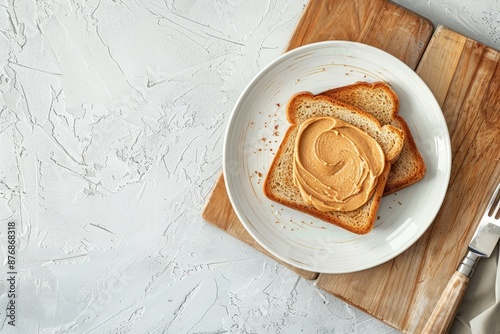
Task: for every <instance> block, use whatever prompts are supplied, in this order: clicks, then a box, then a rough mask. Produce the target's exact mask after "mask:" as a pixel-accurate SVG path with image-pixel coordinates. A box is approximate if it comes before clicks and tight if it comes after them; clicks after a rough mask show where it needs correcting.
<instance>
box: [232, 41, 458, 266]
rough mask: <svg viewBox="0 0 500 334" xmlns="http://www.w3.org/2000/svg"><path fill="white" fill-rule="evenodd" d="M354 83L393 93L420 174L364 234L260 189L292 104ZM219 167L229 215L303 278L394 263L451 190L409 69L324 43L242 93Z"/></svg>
mask: <svg viewBox="0 0 500 334" xmlns="http://www.w3.org/2000/svg"><path fill="white" fill-rule="evenodd" d="M356 81H368V82H375V81H385V82H388V83H389V84H390V85H391V86H392V88H393V89H394V90H395V92H396V93H397V94H398V96H399V99H400V110H399V113H400V115H402V116H403V117H404V118H405V120H406V122H407V123H408V125H409V127H410V129H411V131H412V134H413V136H414V138H415V141H416V143H417V146H418V149H419V150H420V152H421V153H422V155H423V157H424V160H425V163H426V166H427V173H426V175H425V177H424V179H423V180H421V181H420V182H418V183H416V184H415V185H412V186H411V187H408V188H406V189H404V190H402V191H400V192H398V193H396V194H393V195H389V196H387V197H384V198H383V200H382V202H381V206H380V208H379V213H378V216H379V219H378V220H377V222H376V224H375V227H374V228H373V230H372V231H371V232H370V233H368V234H367V235H363V236H360V235H356V234H353V233H350V232H347V231H345V230H343V229H340V228H338V227H336V226H333V225H331V224H328V223H326V222H323V221H321V220H318V219H315V218H313V217H311V216H309V215H306V214H303V213H301V212H298V211H296V210H293V209H290V208H287V207H285V206H282V205H280V204H277V203H274V202H272V201H270V200H269V199H267V197H265V195H264V194H263V191H262V184H263V182H264V178H265V176H266V173H267V171H268V168H269V166H270V164H271V162H272V160H273V158H274V153H275V152H276V151H277V149H278V147H279V145H280V143H281V140H282V138H283V135H284V134H285V132H286V130H287V128H288V127H289V124H288V122H287V120H286V116H285V108H286V104H287V101H288V100H289V98H290V97H291V96H292V95H293V94H295V93H297V92H300V91H310V92H312V93H313V94H317V93H320V92H322V91H325V90H327V89H331V88H334V87H338V86H343V85H347V84H352V83H355V82H356ZM223 169H224V176H225V182H226V187H227V191H228V195H229V198H230V200H231V203H232V205H233V208H234V210H235V211H236V214H237V215H238V217H239V219H240V220H241V222H242V223H243V225H244V226H245V228H246V229H247V230H248V232H249V233H250V234H251V235H252V237H253V238H255V240H257V242H258V243H259V244H260V245H262V246H263V247H264V248H265V249H266V250H268V251H269V252H270V253H272V254H273V255H274V256H276V257H277V258H279V259H281V260H283V261H285V262H287V263H289V264H291V265H293V266H296V267H298V268H302V269H305V270H310V271H314V272H321V273H348V272H353V271H358V270H363V269H367V268H370V267H373V266H376V265H379V264H381V263H384V262H386V261H388V260H390V259H392V258H394V257H395V256H396V255H398V254H400V253H401V252H403V251H404V250H405V249H407V248H408V247H410V246H411V245H412V244H413V243H414V242H415V241H416V240H417V239H418V238H419V237H420V236H421V235H422V234H423V233H424V232H425V231H426V230H427V228H428V227H429V225H430V224H431V223H432V221H433V220H434V218H435V216H436V214H437V212H438V211H439V208H440V207H441V204H442V202H443V199H444V196H445V193H446V190H447V187H448V182H449V178H450V169H451V146H450V139H449V134H448V128H447V126H446V123H445V120H444V117H443V115H442V112H441V109H440V107H439V104H438V103H437V102H436V99H435V98H434V96H433V94H432V92H431V91H430V90H429V88H428V87H427V86H426V85H425V83H424V82H423V81H422V80H421V79H420V77H419V76H418V75H417V74H416V73H415V72H414V71H413V70H411V69H410V68H409V67H408V66H407V65H405V64H404V63H403V62H401V61H400V60H398V59H397V58H395V57H393V56H391V55H390V54H388V53H386V52H384V51H381V50H379V49H376V48H373V47H371V46H368V45H364V44H360V43H353V42H346V41H329V42H320V43H315V44H309V45H306V46H303V47H301V48H297V49H295V50H292V51H290V52H288V53H286V54H284V55H282V56H281V57H279V58H278V59H276V60H275V61H274V62H272V63H271V64H270V65H268V66H267V67H266V68H264V69H263V70H262V71H261V72H260V73H259V74H258V75H257V76H256V77H255V78H254V79H253V80H252V81H251V82H250V84H249V85H248V86H247V87H246V88H245V90H244V91H243V93H242V95H241V96H240V98H239V100H238V101H237V103H236V105H235V107H234V110H233V112H232V115H231V118H230V120H229V124H228V127H227V130H226V136H225V141H224V160H223Z"/></svg>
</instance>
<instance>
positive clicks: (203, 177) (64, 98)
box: [0, 0, 499, 333]
mask: <svg viewBox="0 0 500 334" xmlns="http://www.w3.org/2000/svg"><path fill="white" fill-rule="evenodd" d="M398 2H399V3H403V4H404V3H408V4H409V5H412V6H414V7H415V9H414V10H415V11H417V12H419V11H422V12H423V13H424V14H426V13H429V14H432V16H435V17H436V18H439V19H445V20H448V21H449V22H451V23H453V24H454V25H462V26H463V27H464V28H463V29H465V30H466V31H465V32H464V34H466V35H471V36H472V37H476V36H475V35H477V36H479V37H481V39H482V40H483V41H485V42H486V43H487V44H490V45H492V46H494V47H496V48H497V49H498V48H499V47H498V43H499V35H498V34H499V32H498V26H499V24H498V22H499V14H498V13H499V11H498V1H427V3H426V4H425V5H424V4H422V5H417V4H413V2H412V1H398ZM305 3H306V1H305V0H301V1H293V0H287V1H279V2H276V1H264V0H259V1H253V2H245V1H236V0H225V1H224V0H221V1H208V0H206V1H196V2H195V1H184V2H181V1H173V0H172V1H165V2H164V1H97V0H89V1H83V0H81V1H76V0H73V1H51V0H43V1H37V2H35V1H33V0H23V1H21V0H19V1H13V0H11V1H8V0H0V92H1V95H0V96H1V97H0V98H1V102H0V150H1V154H0V219H1V225H0V226H1V227H0V228H1V230H0V238H1V239H0V240H1V243H0V245H2V246H1V247H0V254H1V258H2V263H3V266H2V271H1V272H0V305H2V307H0V319H1V320H2V322H0V331H1V332H2V333H11V332H12V333H226V332H227V333H298V332H305V333H333V332H336V333H386V332H393V330H391V329H390V328H389V327H387V326H385V325H384V324H381V323H380V322H378V321H377V320H375V319H373V318H371V317H369V316H368V315H366V314H364V313H362V312H360V311H358V310H355V309H353V308H352V307H349V306H347V305H346V304H345V303H343V302H341V301H339V300H337V299H336V298H334V297H332V296H330V295H325V294H324V293H322V292H320V291H318V290H317V289H316V288H315V287H314V286H313V285H312V284H311V283H310V282H307V281H304V280H303V279H300V278H298V277H297V275H295V274H294V273H292V272H290V271H289V270H288V269H286V268H284V267H282V266H280V265H278V264H276V263H275V262H273V261H272V260H268V259H267V258H266V257H265V256H263V255H261V254H260V253H258V252H257V251H255V250H253V249H252V248H250V247H248V246H246V245H244V244H242V243H240V242H239V241H237V240H235V239H233V238H232V237H229V236H227V235H226V234H224V233H221V232H220V231H219V230H217V229H215V228H214V227H212V226H210V225H208V224H206V223H204V222H203V221H202V219H201V217H200V211H201V208H202V206H203V204H204V201H205V199H206V197H207V195H208V194H209V192H210V190H211V187H212V186H213V184H214V182H215V180H216V177H217V176H218V174H219V172H220V168H221V152H222V136H223V132H224V127H225V125H226V122H227V117H228V114H229V112H230V110H231V108H232V106H233V104H234V102H235V101H236V99H237V97H238V95H239V94H240V92H241V91H242V90H243V88H244V86H245V85H246V84H247V82H248V81H249V80H250V79H251V78H252V77H253V76H254V75H255V74H256V73H257V71H258V70H259V69H260V68H262V67H263V66H264V65H266V64H267V63H269V62H270V61H271V60H272V59H274V58H276V57H277V56H278V55H279V54H281V53H282V52H283V50H284V48H285V45H286V43H287V41H288V39H289V37H290V35H291V32H292V31H293V29H294V27H295V26H296V24H297V22H298V19H299V18H300V15H301V14H302V11H303V8H304V5H305ZM464 7H465V9H466V10H462V9H463V8H464ZM440 13H441V14H442V15H440ZM438 23H445V24H446V22H439V21H438ZM452 28H454V27H453V26H452ZM455 29H456V28H455ZM456 30H457V29H456ZM467 31H469V32H470V34H468V33H467ZM478 39H479V38H478ZM8 221H14V222H16V223H17V241H18V255H17V264H16V265H17V271H18V276H17V286H16V292H17V299H16V302H17V319H16V324H17V327H16V328H15V329H14V328H13V327H11V326H9V325H8V323H7V322H6V321H4V319H5V305H7V302H8V299H9V298H8V296H7V293H6V290H7V289H6V288H7V282H6V278H7V266H6V265H5V264H6V255H7V253H6V252H7V246H6V232H7V227H6V223H7V222H8Z"/></svg>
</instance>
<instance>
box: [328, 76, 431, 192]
mask: <svg viewBox="0 0 500 334" xmlns="http://www.w3.org/2000/svg"><path fill="white" fill-rule="evenodd" d="M320 95H325V96H328V97H331V98H333V99H335V100H338V101H341V102H345V103H347V104H350V105H352V106H354V107H356V108H359V109H361V110H363V111H366V112H368V113H370V114H372V115H374V116H375V117H376V118H377V119H378V120H379V122H380V123H381V124H382V125H385V124H391V125H393V126H395V127H397V128H398V129H401V130H402V131H403V132H404V137H405V141H404V145H403V149H402V151H401V155H400V156H399V158H398V159H397V160H396V161H395V162H394V163H393V165H392V167H391V171H390V173H389V177H388V179H387V184H386V186H385V189H384V196H386V195H389V194H392V193H395V192H397V191H399V190H401V189H404V188H406V187H408V186H410V185H412V184H414V183H415V182H417V181H419V180H421V179H422V178H423V177H424V175H425V171H426V167H425V162H424V159H423V158H422V155H421V154H420V152H419V151H418V148H417V145H416V143H415V140H414V139H413V136H412V133H411V131H410V128H409V127H408V124H407V123H406V121H405V120H404V119H403V118H402V117H401V116H400V115H399V114H398V111H399V110H398V109H399V99H398V96H397V95H396V93H395V92H394V91H393V90H392V89H391V87H390V86H389V85H387V84H385V83H383V82H375V83H373V84H370V83H367V82H358V83H355V84H352V85H348V86H344V87H339V88H335V89H331V90H328V91H326V92H323V93H321V94H320Z"/></svg>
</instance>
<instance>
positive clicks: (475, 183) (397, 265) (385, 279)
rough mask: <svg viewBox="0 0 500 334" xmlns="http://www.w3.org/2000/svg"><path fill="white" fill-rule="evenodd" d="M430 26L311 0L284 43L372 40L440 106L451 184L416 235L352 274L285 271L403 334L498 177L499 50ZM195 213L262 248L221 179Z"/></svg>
mask: <svg viewBox="0 0 500 334" xmlns="http://www.w3.org/2000/svg"><path fill="white" fill-rule="evenodd" d="M432 32H433V29H432V25H431V24H430V22H429V21H428V20H426V19H424V18H421V17H419V16H417V15H415V14H413V13H411V12H409V11H406V10H405V9H403V8H401V7H399V6H397V5H394V4H392V3H390V2H387V1H385V0H377V1H370V0H356V1H343V0H336V1H334V0H321V1H314V0H312V1H311V2H310V3H309V4H308V6H307V8H306V10H305V12H304V14H303V16H302V18H301V20H300V22H299V24H298V26H297V29H296V30H295V32H294V34H293V36H292V39H291V41H290V47H289V49H292V48H294V47H297V46H300V45H303V44H307V43H311V42H316V41H322V40H329V39H344V40H352V41H359V42H363V43H366V44H370V45H373V46H376V47H378V48H381V49H383V50H386V51H388V52H389V53H391V54H393V55H394V56H396V57H398V58H399V59H401V60H403V61H404V62H405V63H406V64H407V65H408V66H410V67H412V68H414V69H416V71H417V73H418V74H419V75H420V76H421V77H422V78H423V79H424V81H425V82H426V83H427V85H428V86H429V88H430V89H431V90H432V92H433V93H434V95H435V96H436V98H437V100H438V102H439V103H440V105H441V107H442V110H443V114H444V116H445V119H446V122H447V124H448V128H449V131H450V138H451V144H452V154H453V161H452V171H451V179H450V185H449V188H448V193H447V195H446V198H445V201H444V203H443V206H442V208H441V210H440V212H439V214H438V216H437V217H436V219H435V221H434V222H433V224H432V226H431V227H430V228H429V230H428V231H427V232H426V233H425V234H424V235H423V236H422V237H421V238H420V239H419V241H418V242H417V243H415V244H414V245H413V246H412V247H410V248H409V249H408V250H407V251H405V252H404V253H403V254H401V255H400V256H398V257H396V258H395V259H393V260H392V261H389V262H387V263H385V264H382V265H380V266H377V267H375V268H372V269H369V270H365V271H361V272H357V273H352V274H345V275H326V274H320V275H319V277H318V274H317V273H311V272H307V271H303V270H300V269H297V268H291V269H292V270H295V271H296V272H297V273H298V274H299V275H301V276H302V277H305V278H308V279H314V278H316V277H318V278H317V280H316V286H317V287H319V288H320V289H322V290H324V291H326V292H329V293H332V294H334V295H335V296H337V297H339V298H342V299H344V300H346V301H347V302H349V303H351V304H352V305H354V306H356V307H358V308H360V309H362V310H365V311H366V312H367V313H369V314H371V315H373V316H375V317H377V318H379V319H381V320H382V321H384V322H386V323H387V324H389V325H391V326H393V327H395V328H397V329H399V330H401V331H403V332H407V333H418V332H419V331H420V330H421V328H422V327H423V325H424V324H425V321H426V319H427V318H428V316H429V315H430V313H431V311H432V309H433V307H434V305H435V303H436V302H437V299H438V298H439V295H440V293H441V291H442V290H443V289H444V286H445V285H446V283H447V280H448V278H449V277H450V276H451V274H452V273H453V271H454V270H455V269H456V266H457V264H458V263H459V262H460V260H461V258H462V256H463V255H464V254H465V251H466V249H467V244H468V242H469V239H470V238H471V236H472V234H473V232H474V229H475V226H476V222H477V220H478V218H479V217H480V215H481V214H482V211H483V210H484V207H485V203H484V202H485V199H487V198H488V197H489V195H490V192H491V191H492V189H493V187H494V183H496V182H498V181H500V163H499V160H500V141H499V140H498V138H499V136H500V93H499V89H498V87H499V85H500V66H499V65H498V63H499V60H500V54H499V53H498V52H497V51H495V50H493V49H491V48H487V47H485V46H484V45H481V44H479V43H477V42H475V41H473V40H471V39H468V38H466V37H464V36H461V35H459V34H457V33H455V32H453V31H451V30H448V29H446V28H444V27H438V28H437V29H436V31H435V32H434V34H432ZM431 37H432V38H431ZM203 217H204V218H205V219H206V220H207V221H209V222H210V223H212V224H214V225H215V226H217V227H219V228H221V229H223V230H224V231H226V232H228V233H229V234H231V235H233V236H235V237H237V238H238V239H240V240H242V241H244V242H246V243H248V244H250V245H251V246H253V247H256V248H257V249H259V250H260V251H262V252H264V253H265V254H267V253H266V251H265V250H263V249H261V248H260V246H258V245H257V244H256V243H255V241H254V240H253V239H252V238H251V237H250V235H249V234H248V233H247V232H246V230H245V229H244V228H243V227H242V226H241V223H240V222H239V221H238V219H237V217H236V215H235V214H234V211H233V210H232V208H231V204H230V203H229V199H228V197H227V193H226V190H225V187H224V183H223V178H222V176H221V178H219V180H218V181H217V184H216V186H215V188H214V192H213V193H212V195H211V196H210V198H209V199H208V201H207V203H206V206H205V209H204V211H203ZM268 255H269V254H268ZM269 256H271V255H269ZM271 257H272V256H271Z"/></svg>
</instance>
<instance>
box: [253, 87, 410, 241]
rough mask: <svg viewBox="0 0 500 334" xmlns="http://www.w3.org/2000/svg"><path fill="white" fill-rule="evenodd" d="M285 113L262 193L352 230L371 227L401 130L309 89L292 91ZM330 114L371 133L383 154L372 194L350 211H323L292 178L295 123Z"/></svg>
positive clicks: (401, 140)
mask: <svg viewBox="0 0 500 334" xmlns="http://www.w3.org/2000/svg"><path fill="white" fill-rule="evenodd" d="M286 116H287V119H288V121H289V122H290V124H291V126H290V127H289V129H288V130H287V132H286V134H285V136H284V138H283V141H282V143H281V145H280V147H279V149H278V151H277V153H276V155H275V157H274V160H273V162H272V164H271V167H270V168H269V172H268V174H267V175H266V179H265V181H264V186H263V188H264V194H265V195H266V196H267V197H268V198H269V199H271V200H273V201H275V202H278V203H280V204H283V205H286V206H288V207H290V208H293V209H295V210H298V211H301V212H304V213H307V214H309V215H311V216H313V217H316V218H319V219H321V220H324V221H326V222H329V223H332V224H334V225H337V226H339V227H341V228H343V229H346V230H348V231H350V232H353V233H356V234H366V233H368V232H370V231H371V230H372V229H373V226H374V224H375V221H376V219H377V211H378V208H379V205H380V200H381V198H382V195H383V192H384V188H385V185H386V182H387V178H388V176H389V172H390V168H391V161H396V160H397V158H398V157H399V155H400V152H401V150H402V148H403V143H404V133H403V131H401V130H400V129H397V128H396V127H394V126H392V125H384V126H382V125H381V124H380V122H379V121H378V120H377V119H376V118H375V117H374V116H373V115H371V114H369V113H367V112H364V111H362V110H359V109H357V108H355V107H353V106H350V105H348V104H345V103H342V102H339V101H336V100H334V99H331V98H329V97H327V96H314V95H313V94H311V93H310V92H302V93H298V94H296V95H294V96H293V97H292V98H291V99H290V101H289V102H288V105H287V111H286ZM319 116H333V117H336V118H338V119H340V120H342V121H344V122H347V123H350V124H352V125H355V126H357V127H358V128H360V129H362V130H364V131H365V132H367V133H368V134H369V135H370V136H372V137H373V138H374V139H375V140H376V141H377V142H378V143H379V144H380V146H381V148H382V150H383V151H384V154H385V156H386V164H385V168H384V170H383V172H382V174H381V175H380V176H379V179H378V182H377V185H376V187H375V190H374V193H373V195H372V197H371V198H370V199H369V200H368V202H366V203H365V204H364V205H363V206H361V207H360V208H358V209H356V210H352V211H332V212H324V211H321V210H318V209H316V208H314V207H313V206H312V205H309V204H307V203H306V202H305V201H304V200H303V199H302V196H301V194H300V191H299V189H298V188H297V187H296V186H295V184H294V181H293V153H294V144H295V139H296V136H297V130H298V126H299V124H300V123H301V122H303V121H304V120H306V119H309V118H311V117H319Z"/></svg>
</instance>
